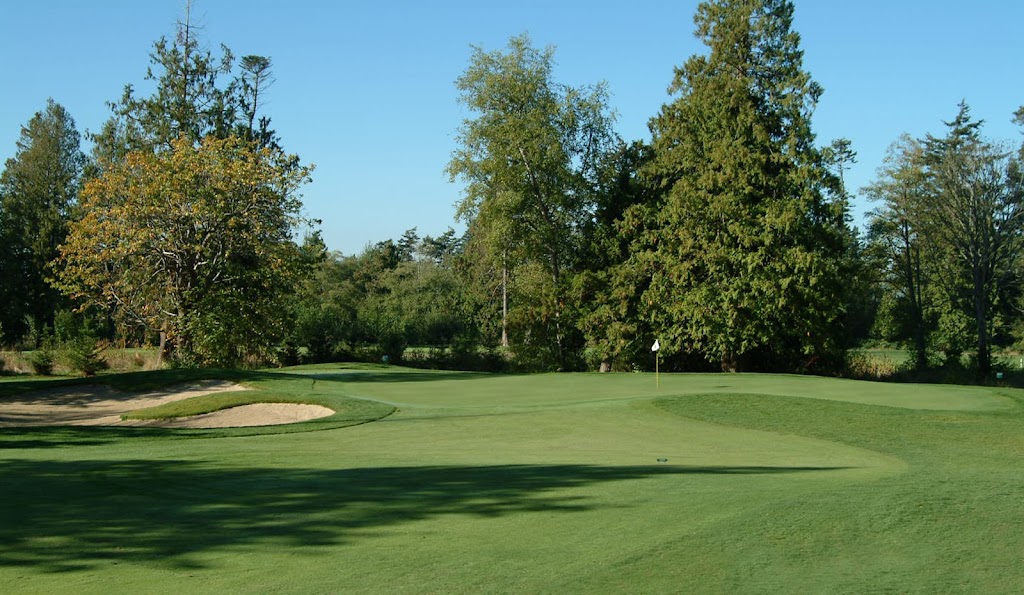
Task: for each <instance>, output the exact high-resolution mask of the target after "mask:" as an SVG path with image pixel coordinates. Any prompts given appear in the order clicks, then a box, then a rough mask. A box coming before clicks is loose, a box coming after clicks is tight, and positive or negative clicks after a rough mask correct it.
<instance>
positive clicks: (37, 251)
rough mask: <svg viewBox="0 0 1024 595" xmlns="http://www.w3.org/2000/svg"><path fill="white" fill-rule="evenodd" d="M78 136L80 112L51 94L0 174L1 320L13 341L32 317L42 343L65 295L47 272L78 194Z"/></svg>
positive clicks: (82, 160) (23, 131)
mask: <svg viewBox="0 0 1024 595" xmlns="http://www.w3.org/2000/svg"><path fill="white" fill-rule="evenodd" d="M79 142H80V136H79V134H78V131H77V130H76V128H75V121H74V119H73V118H72V117H71V115H70V114H69V113H68V112H67V110H65V109H64V108H63V107H62V106H61V105H60V104H58V103H57V102H55V101H54V100H53V99H50V100H49V101H48V102H47V104H46V108H45V109H44V110H43V111H41V112H37V113H36V114H35V115H34V116H33V117H32V119H31V120H29V122H28V124H27V125H25V126H23V127H22V129H21V137H20V139H19V140H18V144H17V147H18V148H17V152H16V153H15V155H14V157H12V158H11V159H8V160H7V163H6V166H5V168H4V172H3V174H2V175H0V242H2V243H3V244H4V245H3V252H2V254H0V261H2V264H0V268H2V269H3V271H2V272H3V279H4V283H3V288H2V289H0V299H2V303H3V311H2V315H0V325H2V328H3V330H4V332H5V337H4V338H6V339H7V340H8V341H13V340H16V339H19V338H20V337H21V336H22V335H23V334H24V332H25V331H26V330H28V329H27V327H26V325H25V318H26V317H27V318H28V319H29V320H30V321H31V326H32V329H33V330H34V332H35V335H36V336H35V337H33V339H34V340H35V341H37V342H38V340H39V339H40V333H41V332H42V330H43V328H44V327H45V326H49V327H51V328H52V327H53V316H54V313H55V312H56V310H57V309H58V307H59V306H60V303H61V296H60V293H59V292H58V291H56V290H55V289H53V288H52V287H51V286H50V284H49V283H48V282H47V278H48V277H49V276H50V274H51V271H50V268H49V267H50V262H51V261H53V259H54V258H56V257H57V247H58V246H59V245H60V244H61V242H63V241H64V237H65V235H66V234H67V222H68V219H69V218H70V216H71V211H72V210H73V209H74V207H75V203H76V201H77V195H78V187H79V182H80V177H81V174H82V168H83V167H84V164H85V155H84V154H83V153H82V151H81V149H80V148H79Z"/></svg>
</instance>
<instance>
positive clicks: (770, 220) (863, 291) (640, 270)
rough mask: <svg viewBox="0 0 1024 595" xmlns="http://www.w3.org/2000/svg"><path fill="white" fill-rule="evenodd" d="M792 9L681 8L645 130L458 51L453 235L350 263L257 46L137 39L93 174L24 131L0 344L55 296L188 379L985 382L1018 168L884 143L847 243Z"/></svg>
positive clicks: (783, 5) (832, 149)
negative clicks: (462, 376)
mask: <svg viewBox="0 0 1024 595" xmlns="http://www.w3.org/2000/svg"><path fill="white" fill-rule="evenodd" d="M792 20H793V4H792V2H789V1H784V0H755V1H734V0H714V1H708V2H704V3H702V4H701V5H700V6H699V8H698V10H697V14H696V16H695V24H696V35H697V37H698V38H699V39H700V40H701V41H702V42H703V43H704V44H705V45H706V46H707V50H706V51H705V52H704V53H702V54H700V55H695V56H692V57H691V58H690V59H688V60H687V61H686V62H685V63H684V64H682V65H681V66H679V67H678V68H677V69H676V70H675V73H674V77H673V79H672V84H671V87H670V98H669V101H668V102H667V103H666V104H665V105H664V106H663V107H662V109H661V110H660V112H659V113H657V114H655V115H653V117H652V118H651V120H650V129H651V140H650V141H649V142H643V141H633V142H628V141H626V140H624V139H622V138H620V137H619V136H618V135H617V134H616V133H615V131H614V114H613V110H612V108H611V106H610V102H609V96H608V92H607V89H606V88H605V86H604V85H603V84H595V85H592V86H581V87H571V86H567V85H564V84H560V83H559V82H557V80H556V79H555V77H554V67H553V66H554V49H553V48H536V47H534V46H533V45H532V43H531V41H530V39H529V38H528V37H527V36H525V35H523V36H517V37H513V38H511V39H510V40H509V43H508V45H507V47H505V48H503V49H501V50H497V51H487V50H485V49H483V48H474V49H473V51H472V53H471V56H470V60H469V65H468V66H467V68H466V70H465V72H464V73H463V74H462V76H461V77H459V79H458V80H457V81H456V87H457V89H458V91H459V94H460V95H459V100H460V102H461V103H462V104H463V105H464V106H465V107H466V108H467V110H468V113H469V114H470V116H469V117H468V118H467V119H466V120H465V121H464V122H462V124H461V126H460V127H459V128H458V137H457V141H458V144H457V148H456V150H455V151H454V152H453V154H452V156H451V160H450V162H449V165H448V169H447V173H448V174H449V175H450V177H451V179H452V181H453V182H460V183H461V185H462V188H463V189H464V193H463V196H462V198H461V200H460V201H459V204H458V207H457V212H456V216H457V217H458V218H459V219H460V220H461V221H462V222H463V223H464V224H465V229H466V231H465V233H464V234H462V235H461V236H458V235H457V234H456V233H455V232H454V231H451V230H449V231H448V232H446V233H445V234H443V235H441V236H440V237H436V238H433V237H429V236H428V237H422V238H421V237H419V236H418V235H417V233H416V230H415V229H413V230H409V231H408V232H406V233H405V234H404V235H403V236H402V237H401V238H395V239H392V240H387V241H384V242H380V243H378V244H375V245H372V246H368V247H367V248H366V249H365V250H364V252H363V253H362V254H359V255H355V256H345V255H341V254H337V253H328V252H327V250H326V248H325V246H324V245H323V243H322V242H321V241H320V239H319V236H318V235H317V234H316V233H315V231H313V227H311V226H310V225H309V222H306V221H303V220H301V218H300V217H299V213H300V205H299V203H298V201H297V198H296V194H295V192H296V190H297V188H298V187H299V186H300V185H301V184H302V183H303V182H304V181H306V180H307V179H308V177H309V175H310V168H308V167H304V166H302V165H301V164H300V162H299V160H298V158H297V157H295V156H293V155H288V154H287V153H285V152H284V151H283V150H282V149H281V144H280V140H279V139H278V138H277V135H276V134H274V132H273V130H272V128H271V127H270V120H269V118H267V117H266V116H263V115H262V114H261V113H260V106H261V102H262V98H263V97H265V93H266V91H267V87H268V85H269V83H270V82H271V81H272V80H273V79H272V77H271V72H270V61H269V59H267V58H263V57H258V56H247V57H245V58H243V59H242V60H241V62H240V66H241V68H240V72H239V73H238V74H237V75H235V76H234V78H229V81H228V82H227V83H221V80H222V78H223V77H226V76H230V74H231V72H232V64H233V61H232V58H231V56H230V53H229V52H227V51H225V54H224V55H223V56H221V59H220V60H219V61H218V60H215V59H214V58H213V57H212V56H210V55H209V53H208V52H202V51H200V50H199V48H198V45H195V43H196V42H195V40H194V39H193V37H192V32H191V28H190V27H189V25H188V21H187V19H186V21H185V23H183V24H182V25H181V26H180V27H179V29H180V30H179V33H178V36H177V38H176V39H175V41H173V42H168V41H166V40H161V41H160V42H158V43H157V44H156V45H155V46H154V53H153V64H154V68H153V69H151V72H154V73H155V74H151V77H152V78H153V79H154V80H155V81H156V83H157V84H156V87H157V90H156V91H155V92H154V94H153V95H152V96H151V97H148V98H138V97H135V96H134V93H133V91H132V88H131V87H130V86H129V87H127V88H126V91H125V93H124V96H123V97H122V99H121V100H120V101H118V102H114V103H112V104H111V107H112V108H113V117H112V118H111V120H110V122H108V124H107V125H106V126H104V128H103V129H102V131H101V132H100V133H99V134H97V135H93V139H92V140H93V143H94V149H93V154H92V155H91V156H90V157H85V156H84V155H82V154H81V153H80V152H79V150H78V137H77V132H75V131H74V125H73V122H71V121H70V116H68V115H67V114H66V113H65V112H63V110H62V109H61V108H60V106H58V105H56V104H53V103H51V104H50V105H49V106H48V107H47V109H46V111H45V112H41V113H40V114H37V116H36V117H35V118H33V120H32V121H31V122H30V123H29V125H28V126H26V128H25V129H24V130H23V133H22V139H21V141H19V146H18V148H19V150H18V153H17V155H16V156H15V158H14V159H12V160H9V161H8V163H7V167H6V169H5V172H4V174H3V178H2V183H0V193H2V194H0V197H2V198H0V230H2V235H0V238H2V240H0V241H3V242H5V244H4V246H5V247H13V248H12V249H7V248H5V249H4V251H3V254H4V255H5V258H4V259H3V261H2V262H0V267H4V268H3V269H2V271H0V272H2V273H3V275H4V279H17V280H18V283H20V284H22V285H19V286H18V287H15V286H14V285H13V284H12V285H10V286H8V285H7V284H5V286H4V288H3V291H5V292H6V294H5V295H4V296H2V297H3V298H5V301H4V303H5V304H9V305H8V306H5V308H4V311H3V312H2V319H0V323H2V324H3V327H2V332H3V338H4V340H5V341H6V342H7V343H15V342H22V343H23V344H26V345H30V344H37V343H40V342H41V341H44V340H45V336H46V334H47V330H46V329H47V328H48V327H49V328H52V325H53V321H54V320H55V318H54V314H55V313H56V312H59V311H62V310H67V309H70V308H77V311H79V312H82V311H84V312H88V313H91V314H90V316H91V318H90V320H93V321H94V322H93V323H92V324H91V327H90V328H99V329H100V331H98V332H99V333H100V334H103V336H107V337H114V336H120V337H129V338H132V339H133V340H135V341H140V342H141V341H155V340H156V337H157V336H159V337H162V344H163V346H164V348H165V350H166V351H167V353H168V354H169V355H170V356H171V357H173V358H174V359H175V361H177V362H179V363H182V364H190V365H212V364H216V365H240V364H247V363H249V364H251V363H257V362H267V361H278V362H281V363H298V362H317V361H331V360H339V359H348V358H363V359H375V360H376V359H380V358H383V357H385V356H386V357H387V358H388V360H389V361H392V362H396V363H397V362H399V361H402V360H403V358H405V359H413V360H416V361H414V362H412V363H417V362H419V363H422V364H424V365H438V366H451V367H472V368H484V369H507V368H515V369H524V370H577V369H604V370H631V369H647V368H650V367H651V366H652V364H653V357H652V355H651V352H650V349H651V345H652V344H653V343H654V341H655V339H658V340H659V343H660V345H661V352H660V357H661V362H662V366H663V369H667V370H729V371H788V372H802V373H830V374H831V373H845V372H849V371H850V362H849V360H848V355H847V354H848V353H849V350H850V349H851V348H853V347H856V346H859V345H863V344H865V342H868V341H880V342H882V341H884V342H887V343H894V344H901V345H905V346H907V347H908V349H910V350H911V351H912V352H913V354H914V355H913V358H912V360H911V362H912V366H913V368H914V369H916V370H919V371H920V370H927V369H934V368H942V367H945V368H947V369H953V368H955V369H971V370H973V371H974V372H975V373H976V374H977V375H978V377H980V378H987V377H988V375H989V374H990V372H991V371H992V365H993V364H992V355H993V352H994V351H998V350H1000V349H1005V348H1009V347H1012V346H1014V345H1015V344H1016V343H1017V342H1018V341H1019V340H1020V339H1021V337H1022V333H1024V325H1022V323H1024V317H1022V316H1021V305H1022V304H1021V298H1022V296H1021V291H1020V274H1019V271H1020V270H1021V250H1020V248H1021V239H1022V222H1024V219H1022V217H1021V199H1022V191H1021V190H1022V169H1021V162H1022V158H1024V154H1022V151H1021V149H1020V148H1017V147H1010V146H1004V145H1003V144H1001V143H998V142H995V141H991V140H988V139H986V138H985V137H984V136H983V134H982V128H981V122H979V121H976V120H974V119H972V117H971V115H970V111H969V108H968V106H967V105H966V103H965V104H962V105H960V106H959V109H958V111H956V113H955V114H954V117H953V119H952V120H951V121H950V122H949V123H948V124H947V126H946V129H945V130H944V131H941V132H940V133H937V134H936V135H927V136H926V137H924V138H920V139H915V138H909V137H901V138H900V139H899V140H897V142H896V143H895V144H894V145H893V147H892V148H891V150H890V154H889V157H888V159H887V160H886V163H885V164H884V165H883V166H882V167H881V168H879V170H878V175H877V179H876V180H875V181H874V183H872V184H871V185H869V186H868V187H867V188H864V189H863V190H862V192H863V193H864V194H865V195H866V196H867V197H869V198H871V199H872V200H873V201H875V203H874V204H875V205H876V207H877V208H876V209H875V210H874V211H873V212H872V213H871V215H870V216H869V221H868V222H867V229H866V233H865V234H864V235H860V234H859V233H858V231H857V230H856V229H855V228H854V227H853V226H852V224H851V221H850V215H849V202H850V199H851V194H850V192H849V190H848V189H847V188H846V185H845V180H844V173H845V171H847V170H848V168H849V166H850V165H851V164H852V163H853V162H854V161H855V160H856V152H855V151H854V149H853V147H852V146H851V143H850V142H849V141H848V140H846V139H835V140H834V141H831V142H827V143H821V142H819V141H818V139H816V137H815V135H814V132H813V127H812V115H813V111H814V108H815V105H816V103H817V101H818V99H819V98H820V96H821V94H822V92H823V90H822V89H821V87H820V86H819V85H818V84H817V83H815V82H814V81H813V79H812V77H811V75H810V74H809V73H808V72H807V71H805V70H804V68H803V64H802V56H803V53H802V50H801V49H800V38H799V35H798V34H797V33H796V32H795V31H794V30H793V29H792ZM184 65H187V66H188V67H187V68H186V67H184ZM951 107H954V106H951ZM937 116H941V114H937ZM1008 117H1009V115H1008ZM1016 117H1017V119H1018V121H1024V111H1022V112H1018V114H1016ZM61 139H63V140H61ZM44 147H50V148H44ZM58 147H59V148H58ZM40 172H45V176H49V177H46V179H45V180H43V178H42V177H40V178H39V179H38V180H36V179H35V178H34V177H33V176H43V174H42V173H40ZM45 176H43V177H45ZM25 180H33V181H31V183H29V182H26V181H25ZM24 213H32V215H31V216H29V215H25V214H24ZM33 226H34V227H33ZM27 230H32V231H31V232H29V231H27ZM43 238H45V239H43ZM298 238H302V240H301V241H297V239H298ZM33 241H34V242H35V243H33ZM14 255H18V256H14ZM83 307H84V310H83ZM86 326H89V325H86ZM253 335H257V336H256V337H254V336H253ZM410 348H417V349H410Z"/></svg>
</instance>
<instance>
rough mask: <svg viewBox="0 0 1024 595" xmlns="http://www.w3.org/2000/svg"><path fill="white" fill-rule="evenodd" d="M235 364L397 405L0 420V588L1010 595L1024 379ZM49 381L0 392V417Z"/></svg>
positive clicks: (163, 378) (274, 389)
mask: <svg viewBox="0 0 1024 595" xmlns="http://www.w3.org/2000/svg"><path fill="white" fill-rule="evenodd" d="M188 374H189V373H187V372H149V373H137V374H133V375H128V376H111V377H109V380H110V381H113V382H117V383H118V385H119V386H120V387H121V388H124V389H131V388H142V387H146V388H147V389H150V388H152V387H153V386H158V385H159V384H160V383H172V382H179V381H181V380H182V379H183V378H184V377H185V376H187V375H188ZM231 379H233V380H236V381H241V382H244V383H246V384H247V385H250V386H252V387H253V388H255V389H257V391H264V392H266V393H267V394H277V395H279V396H282V395H283V396H287V397H289V398H293V399H297V400H303V399H314V400H317V402H331V401H332V400H333V402H335V403H347V402H351V403H353V404H355V403H364V404H366V406H367V407H382V408H386V410H387V411H391V408H394V412H393V413H391V414H390V415H387V416H384V417H381V418H380V419H379V421H375V422H370V423H363V424H362V425H356V426H349V427H335V428H334V429H323V428H325V427H326V426H324V425H322V424H321V425H317V424H316V423H313V422H311V423H309V424H308V425H305V426H303V425H301V424H300V425H297V426H291V427H289V430H290V431H281V430H280V429H277V430H270V429H268V430H267V431H266V432H260V431H258V430H257V431H255V432H252V435H247V436H237V437H223V436H225V435H226V434H225V433H223V432H222V433H217V432H203V431H193V432H190V433H183V432H177V431H171V430H139V429H127V428H126V429H102V428H99V429H85V428H83V429H69V428H44V429H35V430H28V429H13V428H4V429H0V478H3V480H2V483H0V592H3V593H22V592H74V593H111V592H125V593H127V592H147V593H171V592H174V593H181V592H188V593H225V592H345V593H370V592H373V593H380V592H386V593H421V592H429V593H436V592H456V593H479V592H548V593H568V592H574V593H600V592H608V593H621V592H643V593H652V592H686V593H694V592H696V593H702V592H704V593H721V592H729V593H766V592H767V593H807V592H842V593H867V592H893V593H915V592H920V593H936V592H977V593H1012V592H1021V591H1022V590H1024V575H1022V574H1021V571H1020V567H1021V562H1022V559H1021V555H1022V554H1021V553H1022V552H1024V534H1022V533H1021V531H1020V526H1019V523H1020V519H1021V518H1024V501H1022V500H1021V498H1020V494H1021V493H1024V470H1022V467H1021V465H1020V460H1019V459H1020V453H1021V452H1022V451H1024V432H1022V431H1021V429H1022V425H1024V409H1022V403H1024V392H1022V391H1019V390H1015V389H1005V388H1004V389H996V388H985V387H958V386H942V385H935V386H921V385H909V384H877V383H867V382H857V381H848V380H836V379H824V378H813V377H802V376H785V375H756V374H739V375H735V374H734V375H702V374H681V375H662V376H661V378H660V387H659V386H656V384H655V377H654V375H652V374H603V375H602V374H544V375H506V376H501V375H486V374H467V373H456V372H427V371H419V370H408V369H401V368H383V367H379V366H369V365H361V366H338V365H334V366H326V365H325V366H309V367H301V368H292V369H288V370H284V371H280V372H262V373H254V374H249V375H248V376H247V375H246V374H245V373H236V374H235V375H234V376H232V377H231ZM58 382H61V381H58ZM63 382H66V381H63ZM52 383H53V381H36V382H33V383H31V384H28V383H25V382H11V381H8V382H4V383H2V384H0V411H2V408H3V403H4V401H5V400H8V399H14V398H18V395H23V394H24V391H26V390H30V389H31V388H33V387H36V386H41V385H44V384H52ZM353 398H354V399H356V400H354V401H353V400H352V399H353ZM200 408H201V407H200ZM383 410H384V409H381V411H383ZM304 428H305V429H310V430H318V431H305V432H303V431H301V430H302V429H304ZM296 430H298V431H296ZM218 436H220V437H218Z"/></svg>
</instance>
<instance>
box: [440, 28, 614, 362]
mask: <svg viewBox="0 0 1024 595" xmlns="http://www.w3.org/2000/svg"><path fill="white" fill-rule="evenodd" d="M553 57H554V49H553V48H550V47H549V48H545V49H543V50H538V49H536V48H534V47H533V46H532V45H531V44H530V40H529V38H528V37H527V36H525V35H521V36H518V37H513V38H511V39H510V40H509V43H508V48H507V50H506V51H504V52H502V51H495V52H485V51H484V50H482V49H480V48H474V51H473V55H472V57H471V59H470V65H469V67H468V68H467V69H466V71H465V72H464V73H463V75H462V76H461V77H459V79H458V81H457V83H456V85H457V87H458V89H459V91H460V92H461V96H460V101H461V102H462V103H463V104H464V105H465V106H466V107H468V108H469V109H470V110H471V111H472V112H473V113H474V117H472V118H470V119H467V120H466V121H465V122H464V123H463V125H462V127H461V128H460V132H459V138H458V143H459V148H458V149H456V151H455V152H454V153H453V154H452V159H451V162H450V163H449V165H448V172H449V174H450V175H451V177H452V179H453V180H455V179H462V180H463V181H465V183H466V190H465V191H466V194H465V198H464V199H463V200H462V202H461V204H460V205H459V216H460V217H462V218H463V219H465V220H466V221H467V222H470V223H472V224H473V225H474V226H475V227H476V232H475V234H474V237H475V238H476V240H477V241H485V240H486V241H488V242H493V243H489V244H488V250H487V252H488V253H489V255H490V258H491V259H492V260H494V261H495V262H500V263H502V264H501V266H500V270H501V271H502V276H503V278H507V277H508V276H509V273H510V271H511V270H512V269H515V268H517V267H520V266H524V267H529V268H530V269H531V270H532V269H536V268H537V267H539V270H541V271H544V275H542V276H538V275H531V278H532V279H534V280H536V281H537V282H539V283H542V284H543V285H544V287H538V288H533V289H535V291H531V296H532V299H535V300H541V301H540V302H533V303H530V304H528V306H529V307H530V310H531V311H532V312H533V314H532V315H529V316H527V317H526V318H525V319H526V320H529V321H530V327H531V328H530V331H529V335H530V337H531V341H532V344H533V345H534V346H535V347H536V348H540V349H544V350H548V351H549V352H550V354H551V357H550V360H551V362H552V363H553V364H554V366H556V367H566V366H567V365H568V362H569V359H571V358H570V355H569V353H568V351H569V350H568V342H569V341H568V335H569V334H570V332H571V330H572V329H573V324H572V322H571V321H568V320H565V317H564V314H565V299H566V281H567V280H566V275H565V273H566V272H567V271H571V270H572V269H573V267H574V265H575V264H576V263H575V258H576V257H577V255H578V242H579V238H580V234H579V230H580V228H581V226H582V225H583V224H584V222H585V221H586V220H587V219H588V218H589V217H590V215H591V209H592V205H593V202H594V198H593V195H594V186H595V183H596V174H597V165H598V163H599V162H600V158H601V156H602V154H603V152H604V151H605V149H606V147H607V146H608V145H609V142H610V141H611V140H612V133H611V128H610V125H611V121H612V118H611V115H610V113H609V110H608V108H607V93H606V91H605V88H604V86H603V85H598V86H595V87H589V88H588V87H582V88H573V87H568V86H565V85H561V84H558V83H556V82H555V81H554V80H553V76H552V65H553ZM506 287H507V284H506ZM522 305H523V306H527V304H522ZM524 337H525V335H524ZM524 337H520V339H523V338H524ZM522 344H523V343H522V341H520V345H522ZM531 349H532V348H531Z"/></svg>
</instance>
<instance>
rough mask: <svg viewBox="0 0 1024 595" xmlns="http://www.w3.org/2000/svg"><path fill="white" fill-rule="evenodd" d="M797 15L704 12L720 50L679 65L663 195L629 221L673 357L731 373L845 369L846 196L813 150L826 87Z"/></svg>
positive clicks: (729, 6) (758, 9) (756, 9)
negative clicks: (692, 355) (817, 77)
mask: <svg viewBox="0 0 1024 595" xmlns="http://www.w3.org/2000/svg"><path fill="white" fill-rule="evenodd" d="M792 19H793V5H792V3H791V2H788V1H783V0H763V1H751V2H725V1H713V2H704V3H702V4H701V5H700V7H699V8H698V11H697V16H696V18H695V22H696V24H697V36H698V37H699V38H700V39H701V40H702V41H703V42H704V43H705V44H706V45H707V46H708V48H709V50H710V53H709V54H708V55H698V56H693V57H692V58H690V59H689V60H688V61H687V62H686V63H685V64H684V65H683V66H682V67H680V68H678V69H677V71H676V77H675V79H674V81H673V84H672V87H671V88H670V91H671V92H673V93H675V94H677V95H678V97H677V98H676V99H675V100H674V101H673V102H672V103H669V104H667V105H665V106H664V107H663V108H662V111H661V113H660V114H659V115H658V116H657V117H655V118H654V119H653V120H652V122H651V129H652V131H653V135H654V139H653V150H654V158H653V161H652V163H651V165H650V168H649V175H650V176H651V178H652V179H654V180H655V183H656V184H657V187H658V188H660V189H662V190H663V196H662V197H661V200H660V202H659V203H658V204H657V205H651V206H648V205H638V206H637V207H635V208H634V209H633V211H632V213H630V214H629V215H627V219H638V220H639V221H640V223H639V225H634V228H635V229H636V228H638V231H636V240H635V241H634V247H633V252H634V254H633V255H632V257H631V259H632V260H633V266H635V267H638V268H639V271H640V273H639V274H641V275H643V276H648V277H649V278H650V287H649V288H647V290H646V291H645V292H644V293H643V296H642V300H643V307H644V310H643V312H642V314H641V315H642V316H643V317H645V318H647V319H648V320H649V324H650V325H651V327H652V328H653V329H655V331H656V332H657V334H658V336H659V337H660V338H661V342H662V345H663V346H664V349H665V350H666V354H667V355H670V354H672V353H674V352H675V353H679V352H696V353H700V354H703V355H704V357H706V358H707V359H709V360H713V361H720V362H721V364H722V368H723V369H726V370H740V369H771V370H793V371H803V370H830V369H834V368H836V367H838V366H840V365H841V362H842V348H843V347H844V345H843V329H842V322H843V312H842V307H843V303H844V301H845V300H844V298H843V296H844V284H843V278H844V274H845V271H844V266H845V264H846V261H845V258H844V253H845V250H846V246H847V245H848V242H849V234H848V233H847V231H846V229H845V221H844V219H845V212H844V209H845V200H844V196H843V193H842V192H841V191H839V192H837V191H836V190H837V183H836V180H835V178H834V177H833V175H832V174H831V173H830V172H829V171H828V168H827V167H826V165H827V160H826V159H825V157H824V156H823V155H822V153H821V151H819V150H818V149H816V148H815V147H814V146H813V140H814V136H813V133H812V132H811V120H810V117H811V113H812V110H813V108H814V106H815V104H816V102H817V100H818V97H819V96H820V95H821V92H822V91H821V88H820V87H819V86H818V85H817V84H816V83H814V82H813V81H812V80H811V78H810V75H809V74H808V73H807V72H805V71H804V70H803V67H802V52H801V50H800V48H799V36H798V35H797V33H795V32H794V31H792V29H791V25H792ZM830 197H831V198H830Z"/></svg>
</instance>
